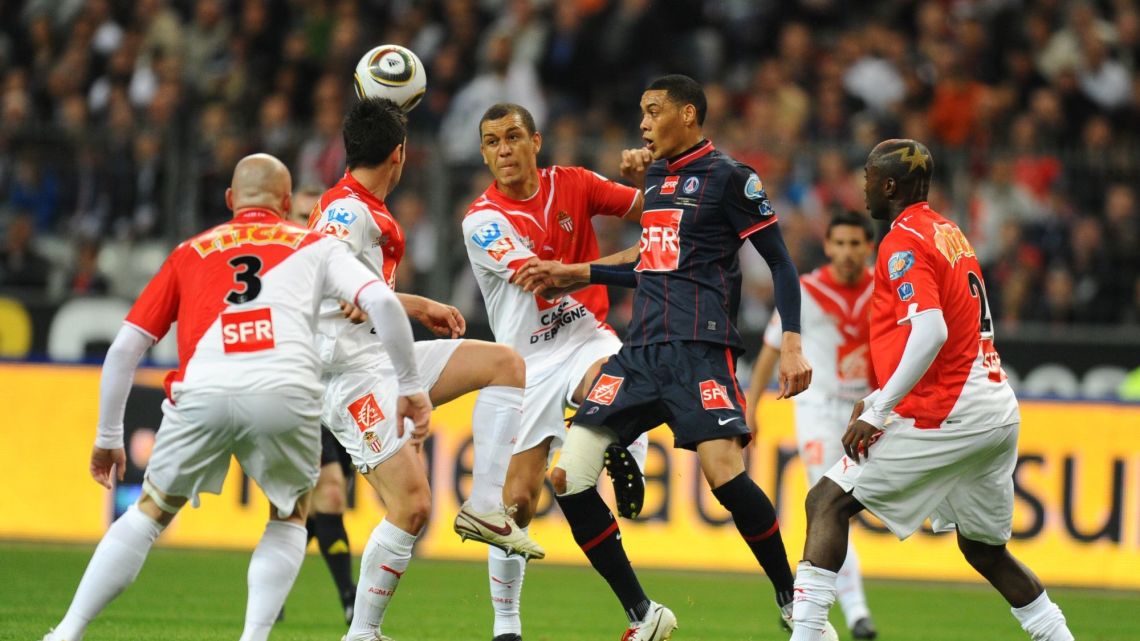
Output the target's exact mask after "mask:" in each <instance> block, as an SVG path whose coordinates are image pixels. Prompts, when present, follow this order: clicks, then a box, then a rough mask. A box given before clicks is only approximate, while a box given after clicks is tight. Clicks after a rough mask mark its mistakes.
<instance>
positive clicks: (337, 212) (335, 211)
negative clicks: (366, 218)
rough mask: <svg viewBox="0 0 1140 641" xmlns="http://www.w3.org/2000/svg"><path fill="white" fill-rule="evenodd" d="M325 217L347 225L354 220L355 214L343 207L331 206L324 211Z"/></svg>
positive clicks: (330, 220)
mask: <svg viewBox="0 0 1140 641" xmlns="http://www.w3.org/2000/svg"><path fill="white" fill-rule="evenodd" d="M325 218H328V220H329V222H333V223H340V224H342V225H345V226H346V227H347V226H351V225H352V223H354V222H356V218H357V216H356V213H355V212H352V211H349V210H348V209H345V208H343V207H333V208H332V209H330V210H328V212H326V213H325Z"/></svg>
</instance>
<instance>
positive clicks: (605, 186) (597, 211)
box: [573, 167, 640, 217]
mask: <svg viewBox="0 0 1140 641" xmlns="http://www.w3.org/2000/svg"><path fill="white" fill-rule="evenodd" d="M573 171H574V172H575V173H577V174H578V177H579V180H581V181H582V184H583V187H584V191H585V192H586V198H587V206H588V210H589V212H590V215H591V216H618V217H621V216H624V215H626V214H627V213H629V209H630V207H633V202H634V201H635V200H636V199H637V194H638V192H639V191H640V190H638V189H634V188H633V187H627V186H625V185H622V184H619V183H615V182H614V181H612V180H609V179H608V178H606V177H605V176H602V175H601V174H597V173H594V172H592V171H590V170H589V169H583V168H581V167H574V168H573Z"/></svg>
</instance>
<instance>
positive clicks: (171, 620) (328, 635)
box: [0, 543, 1140, 641]
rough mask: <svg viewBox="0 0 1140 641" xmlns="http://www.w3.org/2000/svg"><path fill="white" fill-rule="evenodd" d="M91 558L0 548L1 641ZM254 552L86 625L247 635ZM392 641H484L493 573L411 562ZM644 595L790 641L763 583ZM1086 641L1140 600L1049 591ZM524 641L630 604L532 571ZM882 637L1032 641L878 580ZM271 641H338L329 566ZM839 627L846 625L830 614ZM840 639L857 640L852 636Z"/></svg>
mask: <svg viewBox="0 0 1140 641" xmlns="http://www.w3.org/2000/svg"><path fill="white" fill-rule="evenodd" d="M92 550H93V548H92V547H88V546H63V545H38V544H24V543H0V577H2V578H3V580H2V581H0V639H3V640H7V639H19V640H21V641H27V640H38V639H39V638H40V637H41V636H42V635H43V634H44V633H45V632H46V631H47V629H48V627H49V626H52V625H55V623H56V622H57V621H58V620H59V619H60V618H61V617H62V616H63V613H64V612H65V611H66V609H67V605H68V603H69V601H70V600H71V596H72V594H73V592H74V590H75V587H76V586H77V585H78V583H79V578H80V576H81V575H82V572H83V569H84V568H85V567H86V564H87V560H88V558H89V556H90V554H91V552H92ZM248 561H249V555H248V554H247V553H240V552H215V551H196V550H176V549H165V548H158V549H156V550H154V551H153V552H152V553H151V555H150V558H149V559H148V560H147V563H146V565H145V566H144V567H143V570H142V573H141V574H140V575H139V578H138V581H137V582H136V583H135V584H134V585H133V586H131V588H129V589H128V590H127V592H126V593H125V594H123V595H122V596H121V597H120V598H119V599H118V600H117V601H115V602H114V603H112V604H111V606H110V607H109V608H107V610H106V611H104V613H103V615H102V616H101V617H99V618H98V619H96V621H95V623H94V624H92V626H91V627H90V628H89V630H88V633H87V637H86V641H126V640H135V639H163V640H166V641H179V640H187V641H189V640H191V639H192V640H195V641H206V640H211V639H226V640H228V641H232V640H233V639H236V638H238V637H239V636H240V635H241V628H242V622H243V612H244V609H245V596H246V594H245V589H246V588H245V572H246V565H247V563H248ZM409 570H410V571H409V572H408V573H407V575H406V576H405V577H404V579H403V581H401V583H400V589H399V592H398V593H397V595H396V597H395V600H394V601H393V607H392V609H391V610H390V612H389V613H388V616H387V618H386V620H385V625H384V631H385V633H386V634H388V635H391V636H394V637H395V638H397V639H400V640H401V641H403V640H406V641H436V640H439V641H443V640H447V641H453V640H457V639H461V640H467V639H473V640H487V639H490V638H491V633H490V630H491V618H492V614H491V607H490V603H489V602H488V597H487V574H486V566H485V565H483V564H477V563H451V562H441V561H425V560H422V559H418V560H415V561H413V562H412V565H411V567H410V568H409ZM641 576H642V580H643V582H644V584H645V588H646V590H647V592H648V593H649V594H650V595H652V596H653V597H654V598H656V599H659V600H660V601H661V602H663V603H665V604H666V605H668V606H669V607H670V608H672V609H673V611H674V612H675V613H676V614H677V619H678V620H679V622H680V625H681V628H680V629H679V630H678V631H677V633H676V634H675V635H674V637H673V638H674V639H675V640H677V641H689V640H692V641H698V640H705V641H720V640H725V641H728V640H732V641H768V640H777V639H780V640H782V639H787V638H788V635H787V633H784V632H782V631H781V630H780V629H779V628H778V627H777V619H778V616H777V613H776V607H775V605H774V603H773V601H772V590H771V588H770V586H769V584H768V582H767V580H765V579H764V577H763V576H760V575H759V574H757V575H754V576H750V575H744V574H718V573H702V572H668V571H644V572H642V573H641ZM1050 595H1051V596H1052V597H1053V599H1054V600H1055V601H1057V602H1058V603H1059V604H1060V605H1061V607H1062V608H1063V609H1064V611H1065V614H1066V616H1067V617H1068V620H1069V626H1070V628H1071V629H1072V630H1073V631H1074V633H1075V634H1076V636H1077V638H1078V639H1081V641H1110V640H1112V641H1115V640H1118V639H1119V640H1124V639H1138V638H1140V619H1138V618H1137V617H1136V616H1135V611H1136V607H1137V605H1138V604H1140V595H1137V594H1136V593H1130V592H1102V591H1091V590H1064V589H1056V588H1055V589H1052V590H1050ZM523 596H524V598H523V622H524V627H525V633H526V637H525V638H526V639H527V641H555V640H557V641H579V640H582V641H585V640H591V641H593V640H595V639H600V640H610V641H616V639H618V638H619V637H620V636H621V633H622V631H623V629H624V628H625V619H624V617H623V615H622V614H621V610H620V606H618V604H617V601H616V600H615V599H614V598H613V596H612V595H611V594H610V592H609V590H608V589H607V587H606V585H605V584H604V583H603V582H602V580H601V579H600V578H599V577H597V576H596V575H595V574H594V572H593V571H592V570H591V569H590V568H588V567H564V566H556V565H543V564H542V562H541V561H538V562H535V563H533V564H531V565H530V567H529V569H528V572H527V576H526V588H525V590H524V594H523ZM868 598H869V599H870V602H871V606H872V608H873V609H874V613H875V620H876V623H877V624H878V626H879V629H880V637H879V638H880V639H883V640H884V641H891V640H895V639H897V640H912V639H914V640H919V639H921V640H923V641H959V640H961V641H967V640H969V641H976V640H978V639H986V640H993V641H1000V640H1004V639H1009V640H1011V641H1013V640H1019V641H1023V640H1024V639H1027V638H1028V637H1027V636H1026V635H1025V634H1024V633H1023V632H1022V631H1021V629H1020V628H1019V627H1018V626H1017V624H1016V622H1015V621H1014V619H1013V617H1012V616H1011V615H1010V613H1009V609H1008V608H1007V607H1006V605H1005V603H1004V602H1003V601H1002V600H1001V598H1000V597H999V596H998V595H997V593H996V592H993V591H992V590H991V589H989V588H988V587H986V586H980V585H979V586H974V585H957V584H934V583H902V582H893V581H871V582H869V584H868ZM285 611H286V618H285V621H284V622H283V623H279V624H277V626H276V627H275V628H274V630H273V634H272V636H271V637H270V638H271V639H272V640H273V641H300V640H305V641H311V640H316V639H328V640H330V641H333V640H336V639H339V638H340V636H341V635H342V634H344V631H345V627H344V626H343V625H342V624H341V623H340V617H341V614H340V607H339V602H338V601H337V598H336V596H335V594H334V589H333V585H332V581H331V580H330V579H329V576H328V571H327V570H326V568H325V566H324V562H323V561H322V560H321V558H320V557H319V556H317V555H309V556H308V557H307V558H306V560H305V564H304V566H303V568H302V569H301V575H300V577H299V578H298V579H297V584H296V585H295V586H294V588H293V591H292V593H291V594H290V595H289V600H288V602H287V604H286V610H285ZM832 620H833V622H834V623H836V624H837V627H839V624H841V623H842V621H841V618H840V617H839V616H838V615H833V617H832ZM840 637H841V638H844V639H847V638H850V637H849V636H848V634H847V632H846V630H845V629H844V628H840Z"/></svg>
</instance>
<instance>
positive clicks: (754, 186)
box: [744, 173, 768, 200]
mask: <svg viewBox="0 0 1140 641" xmlns="http://www.w3.org/2000/svg"><path fill="white" fill-rule="evenodd" d="M744 197H745V198H747V199H748V200H765V199H767V197H768V196H767V195H766V194H765V193H764V183H762V182H760V176H757V175H756V174H755V173H753V174H750V175H749V176H748V182H746V183H744Z"/></svg>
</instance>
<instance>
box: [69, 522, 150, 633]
mask: <svg viewBox="0 0 1140 641" xmlns="http://www.w3.org/2000/svg"><path fill="white" fill-rule="evenodd" d="M163 528H164V526H163V525H162V524H161V523H159V522H158V521H155V520H154V519H152V518H150V517H149V516H147V515H145V514H143V513H142V512H140V511H139V509H138V507H137V506H134V505H132V506H131V507H130V508H128V509H127V513H126V514H124V515H122V516H120V517H119V518H118V520H116V521H115V522H114V523H112V524H111V527H110V528H108V529H107V533H106V534H104V535H103V540H102V541H99V546H98V547H96V548H95V554H93V555H92V556H91V561H90V562H89V563H88V564H87V570H86V571H85V572H84V573H83V579H82V580H81V581H80V582H79V588H78V589H76V591H75V598H74V599H72V600H71V607H69V608H68V609H67V614H66V615H64V617H63V621H61V622H60V623H59V625H57V626H55V632H54V633H53V638H55V639H67V641H79V640H80V639H82V638H83V634H84V632H86V631H87V624H88V623H90V622H91V620H92V619H94V618H95V617H96V616H97V615H98V614H99V613H100V612H102V611H103V608H105V607H107V604H108V603H110V602H111V601H112V600H114V598H115V597H117V596H119V594H121V593H122V592H123V590H125V589H127V586H129V585H130V584H132V583H134V581H135V577H137V576H138V575H139V570H141V569H142V566H143V562H144V561H146V555H147V553H148V552H150V548H151V546H152V545H154V540H155V539H157V538H158V535H159V534H161V533H162V530H163Z"/></svg>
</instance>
